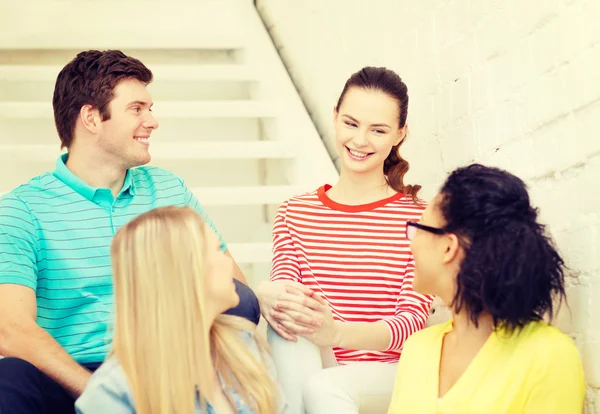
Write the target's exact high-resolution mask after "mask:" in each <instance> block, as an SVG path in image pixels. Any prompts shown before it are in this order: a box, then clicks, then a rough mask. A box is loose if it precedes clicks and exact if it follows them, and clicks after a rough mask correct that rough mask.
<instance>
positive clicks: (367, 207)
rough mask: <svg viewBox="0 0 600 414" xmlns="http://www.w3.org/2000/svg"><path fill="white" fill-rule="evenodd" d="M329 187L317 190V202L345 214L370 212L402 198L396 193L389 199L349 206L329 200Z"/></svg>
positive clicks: (401, 194) (326, 185)
mask: <svg viewBox="0 0 600 414" xmlns="http://www.w3.org/2000/svg"><path fill="white" fill-rule="evenodd" d="M331 187H332V186H331V185H329V184H325V185H323V186H322V187H320V188H319V189H318V190H317V196H318V197H319V200H320V201H321V202H322V203H323V204H324V205H326V206H327V207H329V208H330V209H332V210H339V211H345V212H349V213H357V212H361V211H371V210H374V209H376V208H378V207H383V206H384V205H386V204H388V203H391V202H393V201H396V200H400V199H401V198H402V197H404V194H403V193H396V194H394V195H392V196H390V197H386V198H384V199H381V200H377V201H373V202H371V203H367V204H356V205H349V204H342V203H338V202H336V201H333V200H332V199H331V198H329V196H328V195H327V191H329V190H330V189H331Z"/></svg>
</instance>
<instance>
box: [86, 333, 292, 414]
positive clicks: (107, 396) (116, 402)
mask: <svg viewBox="0 0 600 414" xmlns="http://www.w3.org/2000/svg"><path fill="white" fill-rule="evenodd" d="M241 335H242V339H243V340H244V342H246V343H247V344H248V348H249V349H250V350H251V351H252V353H253V354H254V355H255V356H256V357H258V358H261V357H262V355H260V353H259V350H258V345H257V343H256V341H255V340H254V338H253V336H252V334H251V333H250V332H242V333H241ZM264 362H265V364H266V366H267V368H268V369H269V372H270V374H271V377H272V378H273V380H276V378H275V377H276V374H275V369H274V365H273V362H272V360H270V359H269V360H267V361H264ZM221 385H222V386H223V382H221ZM224 390H225V389H224ZM225 391H226V392H229V391H230V392H231V394H232V396H233V400H234V401H235V406H236V409H237V410H236V412H237V413H238V414H259V413H255V412H254V411H253V410H252V409H251V408H250V407H249V406H248V405H247V404H246V403H245V402H244V401H242V399H241V397H240V395H239V394H237V393H236V392H235V391H234V390H233V389H227V390H225ZM279 394H280V397H279V410H278V411H277V412H278V413H280V414H281V413H286V412H287V411H286V410H287V404H286V403H285V399H284V396H283V393H282V392H281V391H280V392H279ZM206 408H207V411H206V414H215V411H214V409H213V407H211V405H210V404H207V407H206ZM75 411H76V413H77V414H107V413H110V414H134V413H136V408H135V404H134V401H133V393H132V391H131V388H130V386H129V382H128V381H127V377H126V376H125V372H124V371H123V368H122V367H121V365H120V364H119V362H118V360H117V359H116V358H114V357H113V358H109V359H108V360H107V361H106V362H105V363H104V364H102V366H100V368H98V370H97V371H96V372H95V373H94V375H92V378H91V379H90V381H89V382H88V385H87V387H86V388H85V391H84V392H83V394H82V395H81V397H79V399H78V400H77V401H76V402H75ZM201 413H203V411H202V407H201V405H200V398H199V396H198V395H197V396H196V414H201Z"/></svg>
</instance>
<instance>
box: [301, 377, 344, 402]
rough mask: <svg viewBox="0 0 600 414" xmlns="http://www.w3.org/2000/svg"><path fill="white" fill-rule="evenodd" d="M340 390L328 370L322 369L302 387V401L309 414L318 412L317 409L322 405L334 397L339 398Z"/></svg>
mask: <svg viewBox="0 0 600 414" xmlns="http://www.w3.org/2000/svg"><path fill="white" fill-rule="evenodd" d="M340 391H341V390H340V389H339V388H338V387H337V384H335V382H334V381H332V378H330V376H329V373H328V370H327V369H322V370H320V371H318V372H316V373H315V374H313V375H311V376H310V378H309V379H308V380H307V381H306V382H305V383H304V386H303V387H302V399H303V400H304V405H305V407H306V408H307V410H309V412H318V410H317V409H316V407H318V406H319V405H322V404H323V403H325V402H326V401H328V400H331V399H332V397H334V398H336V397H338V398H339V395H337V394H339V393H340Z"/></svg>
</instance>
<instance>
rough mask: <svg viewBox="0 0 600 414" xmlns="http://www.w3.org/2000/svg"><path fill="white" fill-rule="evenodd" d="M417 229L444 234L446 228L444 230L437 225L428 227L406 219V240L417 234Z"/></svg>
mask: <svg viewBox="0 0 600 414" xmlns="http://www.w3.org/2000/svg"><path fill="white" fill-rule="evenodd" d="M417 229H421V230H425V231H428V232H430V233H433V234H439V235H442V234H446V230H444V229H438V228H437V227H429V226H426V225H424V224H419V223H416V222H414V221H407V222H406V238H407V239H408V240H411V241H412V239H413V238H414V237H415V234H417Z"/></svg>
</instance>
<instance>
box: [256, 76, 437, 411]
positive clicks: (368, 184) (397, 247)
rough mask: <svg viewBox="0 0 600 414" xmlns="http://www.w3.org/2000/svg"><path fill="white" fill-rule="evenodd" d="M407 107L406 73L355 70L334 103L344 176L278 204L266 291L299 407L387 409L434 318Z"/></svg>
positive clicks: (287, 380)
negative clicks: (418, 281) (414, 227)
mask: <svg viewBox="0 0 600 414" xmlns="http://www.w3.org/2000/svg"><path fill="white" fill-rule="evenodd" d="M407 114H408V93H407V87H406V85H405V84H404V82H402V80H401V79H400V77H399V76H398V75H397V74H396V73H394V72H392V71H391V70H388V69H385V68H373V67H366V68H363V69H362V70H360V71H359V72H357V73H355V74H353V75H352V76H351V77H350V79H348V81H347V82H346V84H345V86H344V89H343V91H342V93H341V96H340V98H339V100H338V103H337V105H336V107H335V109H334V123H335V131H336V147H337V150H338V152H339V155H340V159H341V170H340V178H339V181H338V182H337V183H336V184H335V185H334V186H331V185H327V184H326V185H324V186H323V187H321V188H319V189H317V190H316V191H314V192H312V193H308V194H304V195H300V196H296V197H293V198H291V199H290V200H288V201H286V202H284V203H283V204H282V205H281V207H280V208H279V210H278V212H277V216H276V219H275V224H274V228H273V241H274V246H273V253H274V257H273V267H272V271H271V278H270V281H269V282H265V283H263V284H262V285H261V286H259V288H258V289H257V296H258V297H259V299H260V301H261V310H262V314H263V316H264V317H265V319H266V320H267V321H268V322H269V325H270V328H269V332H268V337H269V342H270V343H271V347H272V350H273V354H274V358H275V363H276V365H277V370H278V377H279V381H280V382H281V384H282V386H283V388H284V390H285V392H286V397H287V399H288V403H289V404H290V406H291V407H292V409H293V411H292V412H297V413H302V412H304V411H303V410H305V411H306V412H307V413H310V414H313V413H327V414H331V413H336V414H344V413H358V412H359V409H360V410H361V411H364V412H368V413H377V412H386V410H387V407H388V406H389V401H390V398H391V393H392V389H393V385H394V374H395V371H396V365H397V362H398V358H399V357H400V351H401V349H402V345H403V344H404V341H405V340H406V339H407V338H408V336H410V335H411V334H412V333H414V332H416V331H418V330H420V329H422V328H423V327H424V325H425V321H426V320H427V317H428V316H429V309H430V306H431V301H432V299H431V298H430V297H427V296H423V295H420V294H418V293H415V292H414V291H413V289H412V279H413V270H414V264H413V260H412V256H411V252H410V246H409V245H410V242H409V241H408V240H407V239H406V236H405V227H406V222H407V221H410V220H413V221H418V220H419V217H420V216H421V213H422V212H423V209H424V208H425V206H424V204H422V203H420V202H418V201H417V192H418V190H419V189H420V186H416V185H415V186H411V185H404V182H403V177H404V174H405V173H406V172H407V171H408V162H406V161H405V160H404V159H403V158H402V157H401V156H400V154H399V147H400V145H401V144H402V143H403V142H404V139H405V137H406V131H407V124H406V118H407Z"/></svg>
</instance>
